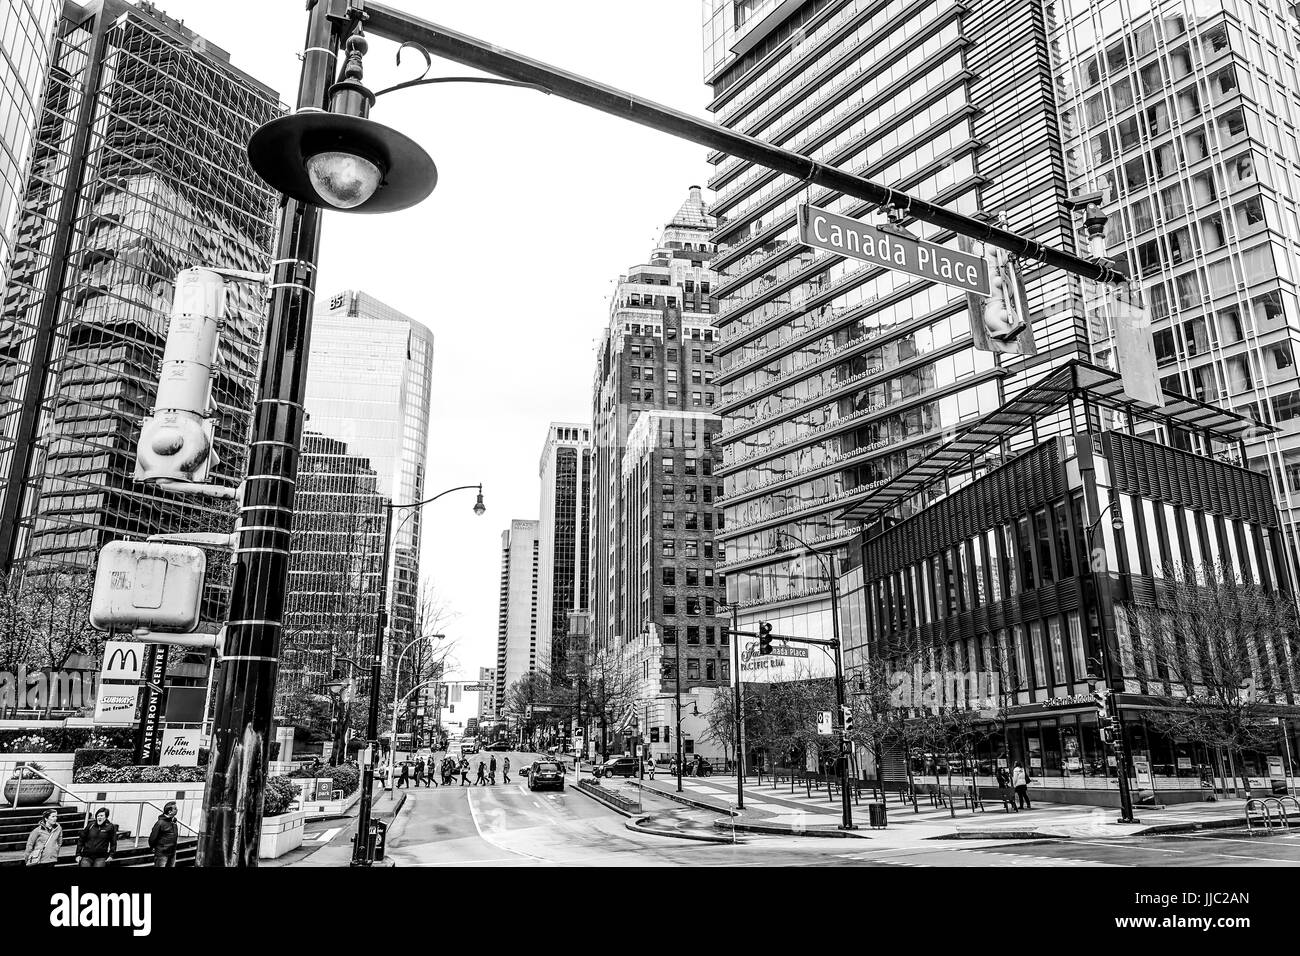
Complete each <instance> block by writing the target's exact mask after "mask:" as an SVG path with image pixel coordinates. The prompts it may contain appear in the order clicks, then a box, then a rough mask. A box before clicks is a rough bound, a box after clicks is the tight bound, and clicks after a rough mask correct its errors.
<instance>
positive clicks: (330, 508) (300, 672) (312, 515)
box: [278, 432, 388, 693]
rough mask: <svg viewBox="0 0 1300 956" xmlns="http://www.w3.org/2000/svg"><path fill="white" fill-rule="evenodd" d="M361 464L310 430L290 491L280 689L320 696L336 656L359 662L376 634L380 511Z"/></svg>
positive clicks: (373, 484)
mask: <svg viewBox="0 0 1300 956" xmlns="http://www.w3.org/2000/svg"><path fill="white" fill-rule="evenodd" d="M378 482H379V479H378V476H377V475H376V474H375V470H374V469H373V468H371V467H370V462H369V461H367V460H366V459H365V458H363V457H361V456H359V455H354V454H352V453H351V452H350V451H349V449H348V446H347V445H346V444H344V443H343V442H341V441H337V440H335V439H333V438H330V437H328V436H326V435H319V434H316V433H315V432H307V433H305V434H304V435H303V438H302V457H301V459H300V462H299V465H298V483H297V486H296V488H295V491H294V502H293V507H294V514H293V542H292V548H293V556H292V557H291V558H290V560H289V582H288V590H289V596H288V602H287V605H286V607H285V616H284V650H283V654H282V661H281V664H280V671H279V678H278V683H279V687H280V688H281V690H287V689H289V688H293V687H296V686H298V687H304V688H306V689H308V690H311V691H314V692H316V693H322V692H323V688H324V685H325V682H326V681H327V680H329V677H330V671H331V667H332V665H333V661H334V658H335V657H336V656H339V655H342V656H344V657H350V658H352V659H353V660H360V659H361V658H362V657H363V656H364V655H365V653H366V648H367V647H368V646H369V641H370V637H371V635H372V634H373V633H374V621H375V611H376V610H377V609H378V605H379V575H380V565H381V563H382V558H383V550H384V505H385V504H387V502H388V499H387V498H386V497H385V496H383V495H381V494H380V493H379V491H378V488H377V486H378Z"/></svg>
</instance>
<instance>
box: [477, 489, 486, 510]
mask: <svg viewBox="0 0 1300 956" xmlns="http://www.w3.org/2000/svg"><path fill="white" fill-rule="evenodd" d="M485 511H487V505H485V504H483V492H481V491H480V492H479V493H478V500H477V501H475V502H474V513H475V514H476V515H481V514H483V512H485Z"/></svg>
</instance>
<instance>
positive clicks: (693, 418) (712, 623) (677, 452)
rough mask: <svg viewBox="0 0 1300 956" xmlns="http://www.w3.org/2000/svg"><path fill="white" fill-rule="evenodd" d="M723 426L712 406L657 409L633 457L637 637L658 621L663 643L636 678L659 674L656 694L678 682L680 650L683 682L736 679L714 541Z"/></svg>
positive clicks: (630, 591)
mask: <svg viewBox="0 0 1300 956" xmlns="http://www.w3.org/2000/svg"><path fill="white" fill-rule="evenodd" d="M720 427H721V423H720V422H719V421H718V417H717V416H716V415H710V414H707V413H700V412H688V411H647V412H644V413H643V414H642V415H641V416H640V417H639V418H638V419H637V423H636V426H635V427H634V428H633V429H632V434H631V435H630V436H629V441H628V448H627V454H625V455H624V456H623V475H622V484H623V501H624V522H623V533H624V537H623V541H622V544H621V546H620V550H622V551H623V552H624V553H626V554H627V555H628V560H627V562H626V565H625V574H624V581H625V587H626V594H625V595H624V597H625V600H626V605H627V615H626V628H627V631H626V634H627V640H628V641H635V640H637V639H638V638H639V636H640V635H641V633H642V632H643V631H648V630H649V628H648V626H647V625H651V624H653V625H655V628H656V629H657V634H658V638H659V643H660V645H661V646H660V647H659V648H657V649H652V650H655V651H657V653H658V655H659V658H658V659H655V660H653V661H651V662H650V664H649V665H648V667H643V668H642V669H643V670H644V671H646V673H641V674H631V675H627V676H628V677H629V678H630V680H629V683H630V682H631V681H635V680H637V679H641V680H645V679H646V678H651V681H650V684H651V687H652V688H653V690H654V691H655V692H659V691H661V690H662V691H671V690H672V689H673V688H674V686H675V683H676V676H677V675H676V666H677V659H678V657H679V656H680V659H681V663H682V675H681V685H682V687H683V688H690V687H696V686H699V685H711V686H718V685H719V684H721V685H722V686H726V684H727V682H728V680H729V678H730V664H729V663H728V661H729V657H728V655H729V654H730V650H729V646H730V644H729V641H728V631H727V625H728V620H727V618H726V616H725V615H724V613H723V611H722V610H721V605H722V604H724V603H725V598H726V590H725V585H724V583H723V581H722V580H721V578H720V576H719V574H718V572H717V570H716V567H717V563H718V554H717V551H716V545H715V543H714V531H715V530H719V525H720V523H721V521H722V512H721V511H720V510H718V508H717V507H716V505H715V504H712V503H710V502H713V501H716V499H717V494H716V492H717V489H718V487H719V485H718V483H717V481H718V479H717V478H715V477H714V472H715V471H716V470H717V464H718V461H719V460H720V456H719V455H718V453H717V451H716V450H715V448H714V443H713V439H714V436H716V435H717V433H718V431H719V428H720ZM679 643H680V645H681V647H680V649H679V648H678V647H677V645H678V644H679Z"/></svg>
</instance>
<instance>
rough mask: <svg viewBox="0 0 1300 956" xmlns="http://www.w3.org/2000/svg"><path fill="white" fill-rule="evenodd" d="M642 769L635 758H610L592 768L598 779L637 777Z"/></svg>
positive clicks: (593, 774)
mask: <svg viewBox="0 0 1300 956" xmlns="http://www.w3.org/2000/svg"><path fill="white" fill-rule="evenodd" d="M639 769H640V768H639V767H638V765H637V759H636V758H635V757H610V758H609V759H608V760H606V761H605V762H604V763H601V764H597V765H596V766H594V767H592V768H591V773H592V776H596V777H635V776H636V775H637V771H638V770H639Z"/></svg>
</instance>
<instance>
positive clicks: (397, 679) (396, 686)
mask: <svg viewBox="0 0 1300 956" xmlns="http://www.w3.org/2000/svg"><path fill="white" fill-rule="evenodd" d="M445 636H446V635H445V634H430V635H429V636H428V638H427V640H430V641H435V640H441V639H442V638H443V637H445ZM423 640H426V638H425V636H424V635H423V634H421V635H420V636H419V637H414V638H412V639H411V640H410V641H408V642H407V644H406V646H405V647H403V648H402V653H400V654H398V655H397V672H396V673H395V674H394V675H393V723H392V726H391V729H390V733H391V734H392V737H391V738H390V739H391V740H392V742H393V756H394V757H396V756H397V708H398V703H399V702H398V700H397V692H398V690H400V689H401V686H402V658H403V657H405V656H406V652H407V651H409V650H410V649H411V648H413V647H414V646H415V645H416V644H419V643H420V642H421V641H423ZM424 683H425V684H428V683H430V682H429V681H425V682H424ZM420 686H421V687H423V686H424V684H421V685H420ZM406 696H407V697H409V696H411V695H410V694H407V695H406ZM402 700H406V697H403V698H402ZM407 729H408V730H409V729H410V728H407Z"/></svg>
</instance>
